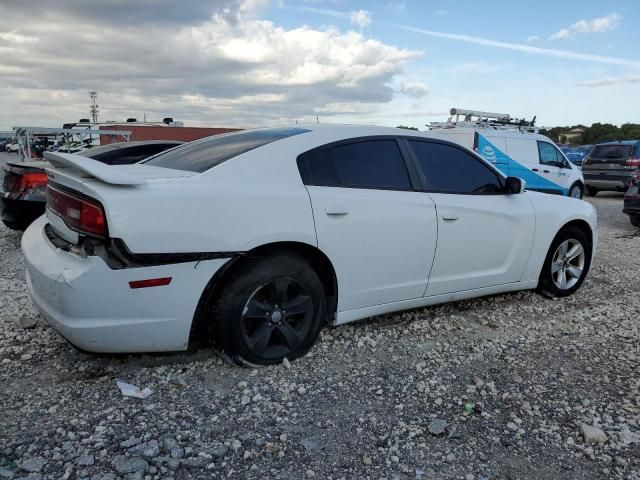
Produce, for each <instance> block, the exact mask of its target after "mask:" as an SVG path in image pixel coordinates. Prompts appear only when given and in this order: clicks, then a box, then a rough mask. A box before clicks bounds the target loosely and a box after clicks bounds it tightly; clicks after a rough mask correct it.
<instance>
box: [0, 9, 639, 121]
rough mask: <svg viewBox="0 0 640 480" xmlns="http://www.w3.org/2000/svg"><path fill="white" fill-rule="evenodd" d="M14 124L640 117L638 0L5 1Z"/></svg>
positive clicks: (3, 87) (6, 68)
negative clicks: (454, 112) (92, 102)
mask: <svg viewBox="0 0 640 480" xmlns="http://www.w3.org/2000/svg"><path fill="white" fill-rule="evenodd" d="M0 18H1V19H2V21H1V22H0V130H8V129H10V128H11V127H12V126H16V125H20V126H61V125H62V123H65V122H70V121H77V120H78V119H80V118H87V117H89V95H88V92H89V90H96V91H98V102H99V104H100V120H101V121H107V120H116V121H122V120H124V119H125V118H127V117H136V118H138V119H140V120H142V119H143V117H144V115H145V114H146V117H147V119H148V120H156V121H158V120H161V119H162V118H163V117H167V116H170V117H174V118H176V119H179V120H183V121H184V122H185V124H186V125H193V126H196V125H211V126H240V127H252V126H263V125H271V124H283V123H294V122H296V121H299V122H305V121H310V120H313V121H315V118H316V117H319V120H320V122H326V123H328V122H348V123H368V124H371V123H375V124H382V125H398V124H405V125H411V126H416V127H420V128H422V127H423V126H424V125H425V123H428V122H430V121H442V120H446V118H447V112H448V110H449V108H451V107H454V106H455V107H462V108H472V109H479V110H485V111H494V112H500V113H509V114H512V115H515V116H525V117H528V118H530V117H532V116H534V115H537V116H538V123H539V124H542V125H557V124H577V123H585V124H590V123H592V122H596V121H604V122H612V123H616V124H620V123H623V122H640V52H639V51H638V45H640V28H639V27H640V2H638V1H637V0H615V1H600V0H567V1H563V2H557V1H555V0H554V1H550V0H537V1H535V2H516V1H513V0H511V1H501V2H477V1H475V0H460V1H457V2H455V3H454V2H444V1H430V0H415V1H411V0H405V1H389V0H386V1H364V0H361V1H349V0H296V1H293V0H279V1H278V0H271V1H270V0H212V1H208V2H206V1H203V0H181V1H171V0H100V1H84V0H47V1H46V2H42V1H41V0H0Z"/></svg>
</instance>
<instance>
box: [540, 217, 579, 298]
mask: <svg viewBox="0 0 640 480" xmlns="http://www.w3.org/2000/svg"><path fill="white" fill-rule="evenodd" d="M574 248H575V250H574ZM572 252H573V253H572ZM591 252H592V243H591V239H590V238H589V237H588V236H587V235H586V234H585V233H584V232H583V231H582V230H580V229H579V228H577V227H571V226H570V227H565V228H563V229H562V230H560V231H559V232H558V234H557V235H556V237H555V238H554V239H553V242H551V246H550V247H549V252H548V253H547V257H546V258H545V261H544V265H543V266H542V271H541V272H540V280H539V283H538V290H540V291H543V292H547V293H550V294H552V295H553V296H555V297H566V296H569V295H571V294H572V293H574V292H575V291H576V290H578V288H580V285H582V282H583V281H584V279H585V277H586V276H587V273H588V272H589V268H590V266H591Z"/></svg>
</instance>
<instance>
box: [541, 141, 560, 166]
mask: <svg viewBox="0 0 640 480" xmlns="http://www.w3.org/2000/svg"><path fill="white" fill-rule="evenodd" d="M538 157H539V160H540V163H541V164H542V165H549V166H552V167H557V166H559V165H561V164H562V163H563V162H562V160H563V157H562V154H561V153H560V152H559V151H558V149H557V148H556V147H554V146H553V145H551V144H550V143H547V142H540V141H539V142H538Z"/></svg>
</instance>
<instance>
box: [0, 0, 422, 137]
mask: <svg viewBox="0 0 640 480" xmlns="http://www.w3.org/2000/svg"><path fill="white" fill-rule="evenodd" d="M25 1H26V0H25ZM59 1H62V0H59ZM238 1H240V2H241V3H242V5H243V6H242V8H234V9H227V8H224V9H222V10H218V11H216V12H214V13H213V14H212V15H210V16H206V17H203V18H199V19H198V20H195V19H194V18H193V16H190V15H187V13H188V12H182V13H183V14H184V15H185V18H184V19H182V20H180V22H178V23H171V22H173V21H174V20H171V19H168V20H165V19H162V20H158V21H154V22H150V23H139V24H137V25H136V26H135V28H131V24H127V25H122V23H121V22H120V21H113V22H109V21H107V20H106V19H105V18H104V16H99V17H96V18H94V17H93V16H91V15H88V14H87V15H86V16H83V17H82V21H77V20H74V18H72V15H73V14H74V13H73V12H76V11H77V9H75V10H74V5H73V2H71V4H70V5H69V7H68V11H66V12H65V14H66V15H68V17H67V21H66V23H64V24H60V25H56V24H55V23H52V22H51V21H50V18H49V17H48V16H47V15H46V14H45V13H46V12H44V11H42V10H38V9H31V10H26V9H18V10H14V11H11V12H9V13H10V15H8V18H7V21H11V22H12V23H13V24H17V25H24V26H25V27H24V31H23V30H21V31H20V35H22V36H24V37H26V38H28V37H34V36H38V37H39V38H40V41H39V42H38V43H37V44H34V43H28V42H26V43H25V42H23V43H22V44H21V45H20V48H19V49H18V48H13V49H11V48H8V49H7V48H5V49H3V55H2V58H0V105H2V109H0V129H5V128H8V127H11V126H13V125H16V124H40V125H43V124H44V125H47V124H48V125H52V124H53V125H56V124H58V125H59V124H61V123H62V122H64V121H70V120H77V119H78V118H82V117H86V116H87V113H86V111H87V110H88V107H87V104H88V94H87V92H88V91H89V90H97V91H98V92H99V103H100V107H101V117H100V118H101V119H102V120H111V119H113V120H122V119H124V118H126V117H130V116H133V117H137V118H142V116H143V114H144V113H146V114H147V118H156V119H157V118H162V117H165V116H172V117H174V118H178V119H181V120H185V121H186V122H188V124H192V125H193V124H209V125H211V124H218V125H231V126H236V125H237V126H245V127H246V126H255V125H265V124H273V123H282V122H291V121H292V119H296V118H301V117H303V116H308V115H310V114H312V113H313V112H316V111H320V110H318V109H324V110H322V112H323V115H324V116H325V117H327V116H331V115H333V114H332V112H335V111H339V110H342V111H345V110H348V109H350V110H351V111H354V112H357V111H360V110H362V109H363V108H364V107H362V105H369V106H368V107H366V111H367V112H368V111H370V110H371V108H373V107H374V106H375V105H382V104H387V103H388V102H390V101H391V100H392V99H393V96H394V88H393V87H392V86H391V85H392V84H393V79H394V78H395V77H396V76H398V75H400V74H402V72H403V69H404V67H405V64H406V62H407V61H408V60H410V59H412V58H415V57H417V56H419V55H420V53H419V52H416V51H411V50H406V49H401V48H397V47H394V46H391V45H388V44H385V43H383V42H381V41H378V40H375V39H370V38H366V37H365V36H363V35H362V34H361V33H359V32H355V31H347V32H345V31H341V30H339V29H338V28H336V27H326V28H311V27H308V26H302V27H299V28H289V29H288V28H284V27H281V26H279V25H276V24H274V23H273V22H271V21H266V20H262V19H260V18H259V17H258V13H259V9H260V8H261V6H262V5H263V4H264V1H263V0H253V1H250V2H246V1H244V0H238ZM231 2H232V0H228V2H227V3H229V4H231ZM193 5H194V8H197V9H199V8H202V7H201V5H200V4H199V3H197V5H196V3H194V4H193ZM63 7H64V5H62V4H60V8H61V9H64V8H63ZM114 11H115V12H116V13H118V11H117V9H114ZM198 11H199V10H198ZM38 12H42V16H41V17H38V15H37V13H38ZM238 12H241V13H242V14H239V13H238ZM3 13H4V12H3ZM106 13H108V11H106ZM116 13H114V15H115V14H116ZM347 18H349V17H347ZM362 18H366V17H362ZM361 20H362V19H361ZM129 22H132V20H129ZM167 22H169V23H167ZM70 23H73V24H74V28H73V29H72V30H70V29H69V28H67V26H66V25H68V24H70ZM96 32H99V34H97V33H96ZM9 38H14V37H9ZM2 41H5V42H6V41H7V40H6V39H4V38H0V46H1V45H2ZM78 45H81V46H82V48H78ZM134 59H135V60H134ZM347 105H356V106H355V107H354V106H350V107H347ZM358 105H359V106H358Z"/></svg>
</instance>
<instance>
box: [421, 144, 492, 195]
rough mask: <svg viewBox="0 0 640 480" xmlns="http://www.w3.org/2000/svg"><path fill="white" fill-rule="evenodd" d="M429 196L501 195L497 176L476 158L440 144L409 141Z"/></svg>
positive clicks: (450, 146) (459, 149)
mask: <svg viewBox="0 0 640 480" xmlns="http://www.w3.org/2000/svg"><path fill="white" fill-rule="evenodd" d="M409 145H410V146H411V148H412V149H413V152H414V153H415V155H416V158H417V159H418V165H419V166H420V170H421V171H422V172H421V173H422V176H423V181H424V183H425V184H426V185H427V188H428V189H429V191H430V192H434V193H461V194H483V193H484V194H495V193H502V191H503V188H502V181H501V179H500V176H499V175H498V174H497V173H496V172H495V171H493V170H492V169H491V168H490V167H489V166H488V165H486V164H485V163H484V162H483V161H482V160H480V159H479V158H476V157H474V156H473V155H471V154H470V153H467V152H465V151H464V150H462V149H461V148H457V147H454V146H452V145H445V144H442V143H434V142H425V141H418V140H409Z"/></svg>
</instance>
